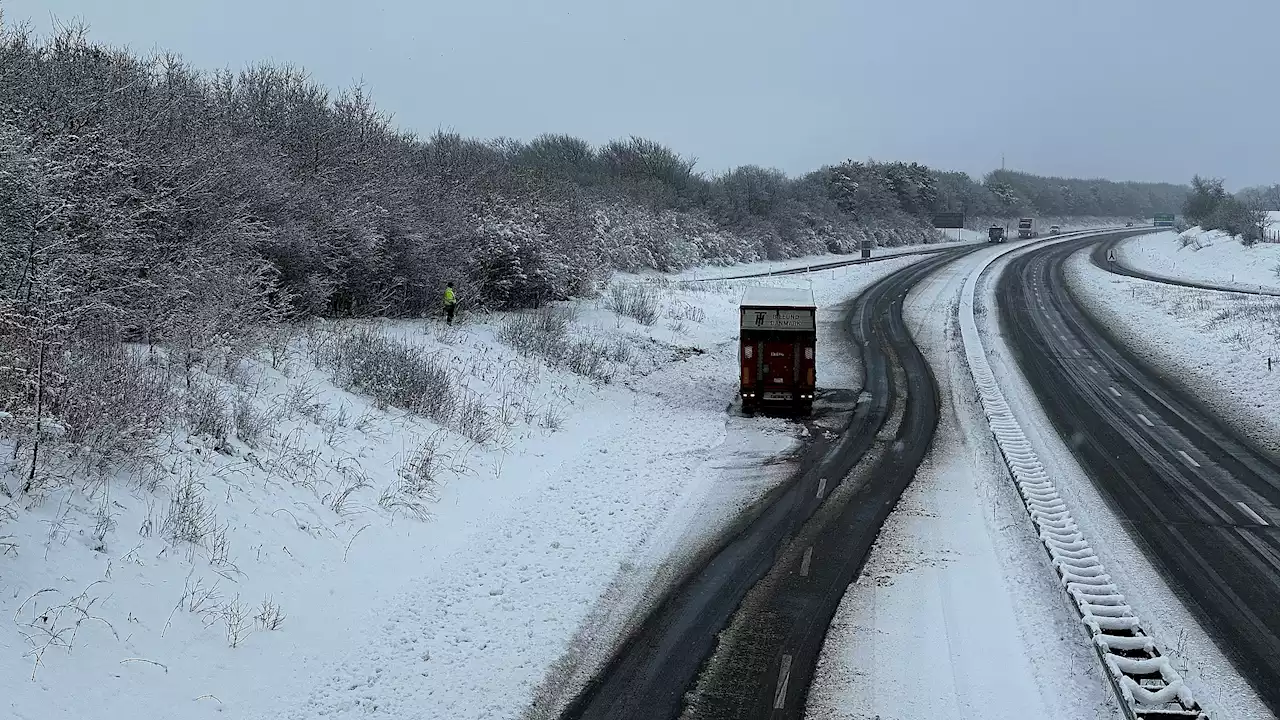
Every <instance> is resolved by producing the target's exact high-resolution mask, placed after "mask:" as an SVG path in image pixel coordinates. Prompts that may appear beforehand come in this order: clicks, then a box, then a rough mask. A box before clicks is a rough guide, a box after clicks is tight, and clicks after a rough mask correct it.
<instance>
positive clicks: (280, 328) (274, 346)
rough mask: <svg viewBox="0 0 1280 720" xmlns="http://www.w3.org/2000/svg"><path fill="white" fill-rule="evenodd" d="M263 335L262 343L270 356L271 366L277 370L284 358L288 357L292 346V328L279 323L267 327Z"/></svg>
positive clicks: (282, 363)
mask: <svg viewBox="0 0 1280 720" xmlns="http://www.w3.org/2000/svg"><path fill="white" fill-rule="evenodd" d="M263 335H264V343H263V344H264V345H266V348H267V353H268V355H269V357H270V358H271V368H272V369H273V370H279V369H280V367H281V366H282V365H284V362H285V360H288V359H289V353H290V350H291V348H292V347H293V340H294V329H293V328H292V327H290V326H288V325H284V324H280V325H276V326H274V327H271V328H268V329H267V330H266V331H265V332H264V333H263Z"/></svg>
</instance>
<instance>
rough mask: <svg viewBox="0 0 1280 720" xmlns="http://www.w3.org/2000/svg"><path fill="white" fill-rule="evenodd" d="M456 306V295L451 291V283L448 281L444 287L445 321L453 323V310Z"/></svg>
mask: <svg viewBox="0 0 1280 720" xmlns="http://www.w3.org/2000/svg"><path fill="white" fill-rule="evenodd" d="M457 307H458V296H457V295H454V293H453V283H449V284H447V285H446V286H445V288H444V318H445V322H447V323H449V324H450V325H452V324H453V311H454V310H456V309H457Z"/></svg>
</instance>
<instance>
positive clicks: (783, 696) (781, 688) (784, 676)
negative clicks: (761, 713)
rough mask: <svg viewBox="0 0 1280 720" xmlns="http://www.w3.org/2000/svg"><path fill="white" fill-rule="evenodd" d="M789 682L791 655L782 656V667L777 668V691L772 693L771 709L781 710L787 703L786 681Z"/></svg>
mask: <svg viewBox="0 0 1280 720" xmlns="http://www.w3.org/2000/svg"><path fill="white" fill-rule="evenodd" d="M789 682H791V656H790V655H783V656H782V667H781V668H780V669H779V670H778V691H777V692H776V693H774V695H773V709H774V710H781V709H782V708H783V706H784V705H786V704H787V683H789Z"/></svg>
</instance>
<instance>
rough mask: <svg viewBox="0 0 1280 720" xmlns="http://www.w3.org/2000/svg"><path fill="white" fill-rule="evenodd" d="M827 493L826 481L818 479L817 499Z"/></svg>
mask: <svg viewBox="0 0 1280 720" xmlns="http://www.w3.org/2000/svg"><path fill="white" fill-rule="evenodd" d="M826 491H827V479H826V478H818V499H819V500H821V499H822V495H823V493H825V492H826Z"/></svg>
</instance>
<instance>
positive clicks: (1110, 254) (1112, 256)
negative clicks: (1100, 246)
mask: <svg viewBox="0 0 1280 720" xmlns="http://www.w3.org/2000/svg"><path fill="white" fill-rule="evenodd" d="M1115 261H1116V249H1115V248H1107V262H1109V263H1113V262H1115Z"/></svg>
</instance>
